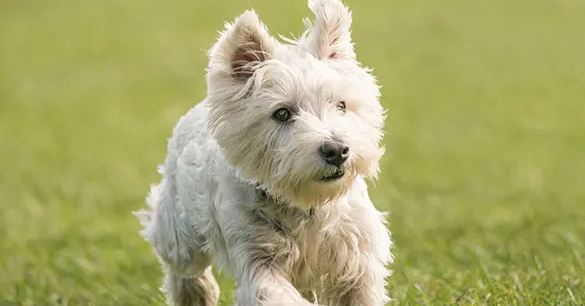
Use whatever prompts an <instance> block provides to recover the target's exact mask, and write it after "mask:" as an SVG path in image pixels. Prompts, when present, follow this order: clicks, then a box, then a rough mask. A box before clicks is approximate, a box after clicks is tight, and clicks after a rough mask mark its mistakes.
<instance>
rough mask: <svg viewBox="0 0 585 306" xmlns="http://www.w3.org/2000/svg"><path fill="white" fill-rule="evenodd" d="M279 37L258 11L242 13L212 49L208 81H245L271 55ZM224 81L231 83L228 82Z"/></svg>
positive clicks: (229, 25)
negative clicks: (273, 33) (273, 35)
mask: <svg viewBox="0 0 585 306" xmlns="http://www.w3.org/2000/svg"><path fill="white" fill-rule="evenodd" d="M275 47H276V40H275V39H274V38H272V37H271V36H270V35H269V34H268V30H267V29H266V27H265V26H264V24H262V22H261V21H260V20H259V19H258V15H256V13H255V12H254V11H247V12H245V13H243V14H242V15H240V16H239V17H238V18H236V20H235V21H234V22H233V23H232V24H226V29H225V31H223V32H222V33H221V34H220V37H219V40H218V42H217V43H216V44H215V45H214V46H213V47H212V48H211V50H210V51H209V58H210V61H209V67H208V81H213V82H218V81H219V82H221V83H222V84H218V85H229V84H232V85H233V84H234V83H233V82H236V83H242V82H243V83H245V82H246V81H247V80H248V79H249V78H250V77H251V76H252V75H253V74H254V71H255V70H256V68H257V67H258V65H259V64H261V63H262V62H264V61H266V60H268V59H270V58H271V56H272V54H273V52H274V49H275ZM224 82H229V83H228V84H226V83H224Z"/></svg>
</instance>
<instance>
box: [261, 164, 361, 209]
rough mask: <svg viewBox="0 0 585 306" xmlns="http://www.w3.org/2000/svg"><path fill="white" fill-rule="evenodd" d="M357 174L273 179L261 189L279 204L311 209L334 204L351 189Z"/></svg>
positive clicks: (326, 173)
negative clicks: (280, 202)
mask: <svg viewBox="0 0 585 306" xmlns="http://www.w3.org/2000/svg"><path fill="white" fill-rule="evenodd" d="M357 175H358V173H357V172H356V171H355V170H354V169H352V168H351V167H345V168H343V169H324V170H322V171H317V172H315V173H311V174H309V175H306V176H303V177H297V178H295V176H294V173H292V171H291V172H290V175H289V176H287V177H283V178H282V179H278V178H276V179H275V178H274V177H272V178H271V179H269V180H266V181H265V182H264V183H263V184H261V185H262V187H263V188H265V189H266V190H267V192H268V193H270V194H271V195H272V196H273V197H275V198H277V199H279V201H282V202H286V203H288V204H289V205H292V206H295V207H300V208H311V207H319V206H322V205H326V204H327V203H331V202H335V201H336V200H338V199H339V198H341V197H343V196H344V195H345V194H346V193H347V192H348V190H349V189H350V188H351V186H352V184H353V181H354V180H355V178H356V176H357Z"/></svg>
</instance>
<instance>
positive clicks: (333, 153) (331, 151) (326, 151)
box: [319, 141, 349, 167]
mask: <svg viewBox="0 0 585 306" xmlns="http://www.w3.org/2000/svg"><path fill="white" fill-rule="evenodd" d="M319 153H321V156H322V157H323V159H324V160H325V162H327V163H328V164H330V165H334V166H337V167H339V166H341V165H343V163H344V162H345V161H346V160H347V157H348V156H349V147H348V146H346V145H345V144H343V143H341V142H339V141H328V142H325V143H323V144H322V145H321V147H320V148H319Z"/></svg>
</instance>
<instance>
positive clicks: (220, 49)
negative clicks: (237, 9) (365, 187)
mask: <svg viewBox="0 0 585 306" xmlns="http://www.w3.org/2000/svg"><path fill="white" fill-rule="evenodd" d="M309 7H310V9H311V11H312V12H313V13H314V14H315V19H314V21H313V22H311V21H308V20H305V24H306V26H307V31H306V32H305V33H304V34H303V35H302V36H301V38H300V39H298V40H291V39H286V38H283V40H284V41H285V42H284V43H281V42H279V41H277V40H276V39H274V38H273V37H272V36H270V35H269V34H268V31H267V29H266V27H265V26H264V25H263V24H262V23H261V22H260V20H259V19H258V16H257V15H256V13H254V12H253V11H248V12H246V13H244V14H242V15H241V16H240V17H238V18H237V19H236V20H235V22H234V23H233V24H228V25H227V26H226V30H225V31H224V32H223V33H222V34H221V36H220V38H219V41H218V42H217V43H216V44H215V46H214V47H213V48H212V49H211V51H210V54H209V56H210V62H209V67H208V74H207V83H208V99H207V103H208V105H209V106H210V114H209V118H208V120H209V121H208V123H209V127H210V129H211V131H212V134H213V136H214V138H215V139H216V140H217V142H218V144H219V146H220V147H221V149H222V152H223V154H224V155H225V157H226V158H227V160H228V162H229V163H230V164H231V165H232V166H233V167H234V168H235V169H236V170H237V171H238V173H239V175H240V176H241V177H242V178H243V179H245V180H247V181H250V182H254V183H259V184H260V185H261V186H262V187H264V188H266V189H267V191H268V192H269V193H270V194H271V195H273V196H277V197H279V198H281V199H284V200H286V201H288V202H290V203H291V204H292V205H295V206H300V207H308V206H316V205H321V204H323V203H326V202H328V201H331V200H334V199H336V198H338V197H340V196H342V195H343V194H345V193H346V192H347V190H348V189H349V187H350V186H351V184H352V182H353V180H354V179H355V178H356V176H358V175H361V176H364V177H372V176H375V175H376V173H377V172H378V161H379V159H380V157H381V156H382V154H383V148H382V146H381V138H382V134H383V124H384V115H383V109H382V107H381V105H380V103H379V101H378V97H379V95H380V92H379V88H378V86H377V85H376V81H375V78H374V77H373V76H372V75H371V74H370V70H368V69H365V68H362V67H361V65H360V63H358V62H357V61H356V58H355V53H354V48H353V44H352V42H351V34H350V25H351V13H350V12H349V11H348V9H347V8H346V7H345V6H344V5H343V4H342V3H341V2H339V1H338V0H312V1H309Z"/></svg>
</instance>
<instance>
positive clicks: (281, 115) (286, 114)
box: [272, 108, 290, 122]
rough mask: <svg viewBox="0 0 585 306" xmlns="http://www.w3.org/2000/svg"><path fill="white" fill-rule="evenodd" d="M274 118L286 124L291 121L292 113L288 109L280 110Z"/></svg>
mask: <svg viewBox="0 0 585 306" xmlns="http://www.w3.org/2000/svg"><path fill="white" fill-rule="evenodd" d="M272 116H273V117H274V119H276V120H278V121H282V122H286V121H288V120H290V111H289V110H288V109H286V108H279V109H278V110H276V111H275V112H274V114H273V115H272Z"/></svg>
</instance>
